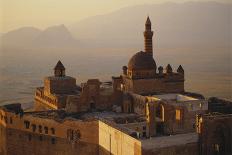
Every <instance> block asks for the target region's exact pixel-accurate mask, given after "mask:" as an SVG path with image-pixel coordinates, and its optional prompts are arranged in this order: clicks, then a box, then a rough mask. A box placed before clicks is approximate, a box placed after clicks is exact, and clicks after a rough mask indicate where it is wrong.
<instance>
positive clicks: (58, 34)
mask: <svg viewBox="0 0 232 155" xmlns="http://www.w3.org/2000/svg"><path fill="white" fill-rule="evenodd" d="M1 38H2V44H3V46H4V47H24V48H25V47H29V48H37V47H45V48H47V47H67V46H75V45H76V43H77V41H76V39H74V38H73V37H72V35H71V33H70V32H69V30H68V29H67V28H66V27H65V26H64V25H59V26H52V27H49V28H47V29H45V30H43V31H42V30H39V29H37V28H33V27H23V28H20V29H17V30H13V31H10V32H8V33H6V34H3V35H2V36H1Z"/></svg>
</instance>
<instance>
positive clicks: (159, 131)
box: [155, 103, 164, 135]
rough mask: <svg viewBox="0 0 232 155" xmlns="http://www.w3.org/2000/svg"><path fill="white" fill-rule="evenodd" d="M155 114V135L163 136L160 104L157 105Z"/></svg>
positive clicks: (162, 113) (162, 116) (162, 117)
mask: <svg viewBox="0 0 232 155" xmlns="http://www.w3.org/2000/svg"><path fill="white" fill-rule="evenodd" d="M155 111H156V113H155V116H156V133H157V134H158V135H163V134H164V106H163V104H162V103H158V106H157V107H156V109H155Z"/></svg>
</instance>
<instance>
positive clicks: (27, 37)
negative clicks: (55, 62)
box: [1, 27, 42, 46]
mask: <svg viewBox="0 0 232 155" xmlns="http://www.w3.org/2000/svg"><path fill="white" fill-rule="evenodd" d="M41 32H42V31H41V30H39V29H37V28H34V27H23V28H19V29H16V30H13V31H10V32H7V33H5V34H3V35H2V36H1V37H2V43H3V45H4V46H24V45H28V44H31V43H32V41H33V39H34V38H36V37H37V36H38V35H39V34H40V33H41Z"/></svg>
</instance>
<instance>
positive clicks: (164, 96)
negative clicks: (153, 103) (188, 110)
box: [153, 94, 199, 102]
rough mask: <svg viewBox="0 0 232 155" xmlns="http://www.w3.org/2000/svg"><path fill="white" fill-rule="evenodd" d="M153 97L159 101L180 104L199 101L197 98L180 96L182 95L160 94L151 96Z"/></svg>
mask: <svg viewBox="0 0 232 155" xmlns="http://www.w3.org/2000/svg"><path fill="white" fill-rule="evenodd" d="M153 97H155V98H158V99H161V100H173V101H180V102H185V101H197V100H199V99H197V98H193V97H189V96H186V95H182V94H162V95H153Z"/></svg>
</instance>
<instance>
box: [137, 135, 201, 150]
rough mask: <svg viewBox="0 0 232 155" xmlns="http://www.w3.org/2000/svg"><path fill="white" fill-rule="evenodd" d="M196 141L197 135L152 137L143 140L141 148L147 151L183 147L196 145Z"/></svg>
mask: <svg viewBox="0 0 232 155" xmlns="http://www.w3.org/2000/svg"><path fill="white" fill-rule="evenodd" d="M197 141H198V135H197V133H187V134H178V135H171V136H164V137H153V138H150V139H143V140H141V142H142V147H143V148H144V149H147V150H156V149H159V148H165V147H170V146H178V145H185V144H189V143H196V142H197Z"/></svg>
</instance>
